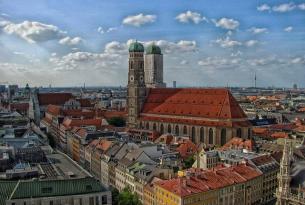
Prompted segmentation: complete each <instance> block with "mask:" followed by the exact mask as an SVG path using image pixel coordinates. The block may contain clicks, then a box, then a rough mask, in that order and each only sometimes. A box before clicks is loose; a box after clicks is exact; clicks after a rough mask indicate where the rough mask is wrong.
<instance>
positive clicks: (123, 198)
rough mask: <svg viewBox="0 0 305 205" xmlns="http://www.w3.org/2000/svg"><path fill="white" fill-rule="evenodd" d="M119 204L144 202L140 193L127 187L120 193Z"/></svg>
mask: <svg viewBox="0 0 305 205" xmlns="http://www.w3.org/2000/svg"><path fill="white" fill-rule="evenodd" d="M118 205H142V203H141V201H140V199H139V197H138V195H136V194H133V193H131V192H130V190H129V189H128V188H125V189H123V191H122V192H121V193H120V194H119V203H118Z"/></svg>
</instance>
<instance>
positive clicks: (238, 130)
mask: <svg viewBox="0 0 305 205" xmlns="http://www.w3.org/2000/svg"><path fill="white" fill-rule="evenodd" d="M236 137H239V138H241V128H238V129H237V131H236Z"/></svg>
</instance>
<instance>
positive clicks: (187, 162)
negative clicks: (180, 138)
mask: <svg viewBox="0 0 305 205" xmlns="http://www.w3.org/2000/svg"><path fill="white" fill-rule="evenodd" d="M194 162H195V158H194V156H189V157H188V158H186V159H185V160H184V168H185V169H188V168H191V167H192V166H193V164H194Z"/></svg>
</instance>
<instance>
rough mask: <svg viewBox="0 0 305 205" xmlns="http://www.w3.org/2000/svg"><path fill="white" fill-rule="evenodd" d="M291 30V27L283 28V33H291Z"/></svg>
mask: <svg viewBox="0 0 305 205" xmlns="http://www.w3.org/2000/svg"><path fill="white" fill-rule="evenodd" d="M292 30H293V27H292V26H288V27H286V28H284V31H286V32H291V31H292Z"/></svg>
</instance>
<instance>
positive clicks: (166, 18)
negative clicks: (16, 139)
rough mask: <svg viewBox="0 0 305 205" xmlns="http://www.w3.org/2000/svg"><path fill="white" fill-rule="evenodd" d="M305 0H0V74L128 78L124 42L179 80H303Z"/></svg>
mask: <svg viewBox="0 0 305 205" xmlns="http://www.w3.org/2000/svg"><path fill="white" fill-rule="evenodd" d="M304 22H305V1H299V0H295V1H279V0H276V1H270V0H268V1H266V0H265V1H254V0H253V1H243V0H232V1H228V0H218V1H209V0H201V1H199V0H170V1H164V0H153V1H144V0H142V1H140V0H102V1H101V0H61V1H58V0H27V1H24V0H0V73H1V75H0V76H1V77H0V78H1V79H0V81H9V82H10V83H18V84H20V85H25V84H26V83H29V84H30V85H33V86H39V85H43V86H47V85H49V84H52V85H53V86H78V85H82V84H83V83H86V84H87V85H92V86H93V85H126V82H127V70H128V67H127V65H128V64H127V47H128V45H129V44H130V42H132V41H134V40H135V39H137V40H138V41H141V42H143V44H144V45H145V46H147V45H148V44H150V43H152V42H154V43H155V44H157V45H160V47H161V48H162V50H163V53H164V74H165V81H166V82H167V83H168V84H171V82H172V81H173V80H176V81H177V83H178V85H180V86H226V85H231V86H252V85H253V78H254V73H255V72H256V73H257V76H258V85H260V86H285V87H291V86H292V85H293V84H294V83H297V84H298V85H299V86H300V87H305V81H304V76H305V69H304V66H305V53H304V51H305V41H304V38H305V35H304V34H305V23H304Z"/></svg>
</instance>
